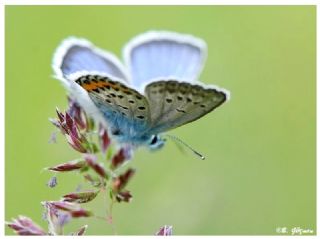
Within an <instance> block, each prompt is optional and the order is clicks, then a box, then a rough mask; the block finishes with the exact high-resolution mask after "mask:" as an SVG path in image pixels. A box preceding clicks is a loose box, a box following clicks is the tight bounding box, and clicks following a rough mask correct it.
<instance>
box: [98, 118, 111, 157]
mask: <svg viewBox="0 0 320 239" xmlns="http://www.w3.org/2000/svg"><path fill="white" fill-rule="evenodd" d="M99 142H100V148H101V151H102V152H103V153H105V152H106V151H107V149H108V147H109V145H110V143H111V140H110V138H109V136H108V132H107V130H106V129H105V128H104V127H103V126H102V125H101V124H100V125H99Z"/></svg>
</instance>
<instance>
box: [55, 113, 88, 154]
mask: <svg viewBox="0 0 320 239" xmlns="http://www.w3.org/2000/svg"><path fill="white" fill-rule="evenodd" d="M57 115H58V119H50V121H51V122H52V123H53V125H55V126H56V127H57V128H59V129H60V131H61V133H62V134H64V135H65V136H66V138H67V141H68V143H69V144H70V145H71V147H72V148H74V149H75V150H77V151H79V152H81V153H86V152H87V151H88V150H89V147H88V145H89V144H88V141H87V139H86V137H85V136H84V135H83V134H82V133H81V132H80V130H79V128H78V125H77V123H76V120H74V119H73V118H72V116H71V115H70V114H69V113H68V112H66V113H65V115H64V114H63V113H61V112H60V111H59V110H58V109H57Z"/></svg>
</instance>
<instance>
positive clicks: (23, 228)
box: [6, 216, 48, 236]
mask: <svg viewBox="0 0 320 239" xmlns="http://www.w3.org/2000/svg"><path fill="white" fill-rule="evenodd" d="M6 224H7V226H8V227H10V228H12V229H13V230H14V232H15V233H17V234H18V235H20V236H30V235H34V236H44V235H48V234H47V233H46V232H45V231H44V230H43V229H42V228H41V227H40V226H38V225H37V224H36V223H35V222H33V221H32V220H31V219H30V218H28V217H25V216H19V217H18V218H17V219H13V220H12V222H6Z"/></svg>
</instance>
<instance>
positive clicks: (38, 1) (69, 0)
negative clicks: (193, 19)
mask: <svg viewBox="0 0 320 239" xmlns="http://www.w3.org/2000/svg"><path fill="white" fill-rule="evenodd" d="M102 4H104V5H181V4H182V5H270V4H271V5H288V4H289V5H317V6H319V3H318V2H317V1H315V0H306V1H301V0H292V1H283V0H282V1H281V0H269V1H260V2H256V1H253V0H251V1H248V0H247V1H236V0H233V1H230V0H225V1H223V0H215V1H212V0H184V1H183V2H182V1H179V0H153V1H148V0H135V3H133V1H132V0H78V1H73V0H33V1H30V0H3V1H1V2H0V45H1V48H2V49H1V50H0V55H1V57H0V77H1V78H0V82H1V84H2V85H1V87H0V94H1V98H0V99H1V104H0V106H1V107H2V108H1V111H0V112H1V115H0V125H1V126H0V127H1V128H0V132H2V135H1V137H0V152H2V154H1V160H2V162H3V165H4V155H5V154H4V153H5V151H4V143H5V141H4V139H5V138H4V135H5V134H4V132H5V125H4V106H5V104H4V100H5V92H4V91H5V90H4V89H5V87H4V86H5V67H4V66H5V65H4V63H5V45H4V42H5V41H4V32H5V24H4V21H5V19H4V16H5V14H4V13H5V12H4V6H5V5H102ZM319 19H320V18H319V17H318V16H317V45H318V46H319V42H320V40H319V34H318V32H319V29H320V28H319V26H320V20H319ZM319 52H320V50H319V47H317V56H319ZM319 66H320V63H319V61H317V69H319V68H320V67H319ZM317 79H318V75H317ZM317 92H320V84H317ZM319 112H320V99H319V97H317V124H318V125H319V122H320V120H319V118H320V117H319V116H320V114H319ZM319 135H320V127H317V149H318V148H320V142H319V140H318V139H319ZM319 155H320V154H319V150H317V159H318V158H319ZM319 169H320V164H319V163H317V172H319ZM4 175H5V167H2V183H1V187H2V188H1V203H0V205H1V206H0V210H1V211H2V213H1V219H2V220H1V222H3V223H4V192H5V191H4V185H5V183H4V182H5V180H4V179H5V176H4ZM319 185H320V180H319V177H318V176H317V219H318V220H317V231H318V229H319V228H320V220H319V218H318V216H319V215H320V214H319V212H320V209H319V208H320V206H319V201H320V200H319ZM0 228H1V229H0V234H1V235H4V224H3V226H2V227H0ZM205 237H211V236H205ZM234 237H235V236H216V237H215V238H223V239H225V238H234ZM30 238H32V237H30ZM34 238H36V237H34ZM48 238H51V237H48ZM88 238H89V237H88ZM90 238H92V236H91V237H90ZM96 238H97V237H96ZM117 238H128V237H127V236H126V237H125V236H117ZM131 238H137V239H138V238H139V239H140V238H141V236H131ZM146 238H151V236H146ZM180 238H181V236H180ZM188 238H198V236H188ZM263 238H274V236H263ZM281 238H284V237H283V236H281ZM296 238H302V236H297V237H296ZM308 238H317V236H308Z"/></svg>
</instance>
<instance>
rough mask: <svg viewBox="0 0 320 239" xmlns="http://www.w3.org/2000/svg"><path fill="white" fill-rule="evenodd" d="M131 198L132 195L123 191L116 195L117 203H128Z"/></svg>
mask: <svg viewBox="0 0 320 239" xmlns="http://www.w3.org/2000/svg"><path fill="white" fill-rule="evenodd" d="M131 198H132V195H131V193H130V192H129V191H123V192H119V193H118V194H117V195H116V199H117V201H118V202H122V201H123V202H130V201H131Z"/></svg>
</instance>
